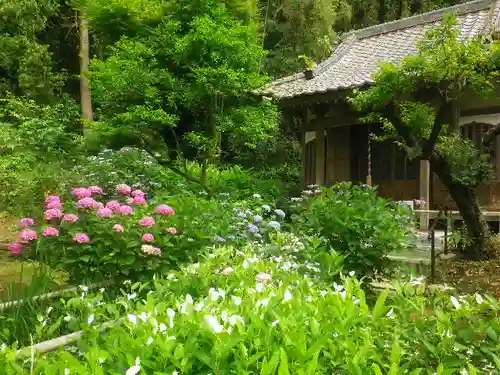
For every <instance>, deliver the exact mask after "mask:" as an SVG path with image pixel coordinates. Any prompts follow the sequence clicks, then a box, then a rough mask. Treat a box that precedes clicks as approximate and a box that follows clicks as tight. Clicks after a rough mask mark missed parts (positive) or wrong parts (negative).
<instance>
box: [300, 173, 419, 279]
mask: <svg viewBox="0 0 500 375" xmlns="http://www.w3.org/2000/svg"><path fill="white" fill-rule="evenodd" d="M313 189H314V187H313ZM293 201H294V204H295V206H294V210H295V211H294V212H295V215H294V222H295V226H296V229H297V230H299V231H303V232H305V233H308V234H309V235H316V236H320V237H321V238H323V239H324V240H325V241H326V242H327V244H328V245H329V246H330V247H331V248H332V249H333V250H335V251H337V252H339V253H340V254H342V255H343V256H344V257H345V260H344V262H345V267H346V269H348V270H352V271H355V272H356V273H357V274H359V275H365V276H373V275H374V273H375V272H381V271H384V270H385V269H386V268H387V266H388V262H387V255H388V254H389V253H390V252H393V251H399V250H402V249H403V248H405V247H407V246H408V245H409V243H408V239H409V238H410V233H411V231H412V220H411V217H410V215H409V214H408V211H407V210H405V209H404V208H403V207H401V206H399V205H397V204H395V203H393V202H390V201H388V200H386V199H383V198H380V197H378V196H377V195H376V190H375V189H373V188H371V187H367V186H356V185H352V184H351V183H342V184H338V185H336V186H334V187H333V188H328V189H322V190H321V191H320V190H315V191H313V190H309V191H305V192H304V196H303V197H302V198H295V199H293Z"/></svg>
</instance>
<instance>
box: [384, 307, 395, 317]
mask: <svg viewBox="0 0 500 375" xmlns="http://www.w3.org/2000/svg"><path fill="white" fill-rule="evenodd" d="M386 316H387V317H388V318H390V319H394V310H393V309H390V310H389V312H388V313H387V315H386Z"/></svg>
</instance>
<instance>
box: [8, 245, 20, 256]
mask: <svg viewBox="0 0 500 375" xmlns="http://www.w3.org/2000/svg"><path fill="white" fill-rule="evenodd" d="M9 250H10V252H11V253H12V255H15V256H18V255H21V252H22V251H23V244H22V243H20V242H13V243H11V244H10V245H9Z"/></svg>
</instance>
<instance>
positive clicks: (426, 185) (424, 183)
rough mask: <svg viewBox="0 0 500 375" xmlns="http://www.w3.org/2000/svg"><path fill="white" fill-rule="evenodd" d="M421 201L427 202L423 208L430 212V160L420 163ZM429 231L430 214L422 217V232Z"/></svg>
mask: <svg viewBox="0 0 500 375" xmlns="http://www.w3.org/2000/svg"><path fill="white" fill-rule="evenodd" d="M419 195H420V198H419V199H420V200H423V201H424V202H425V204H424V206H423V207H421V208H422V209H424V210H428V209H429V207H430V205H429V200H430V165H429V161H428V160H421V161H420V186H419ZM427 229H429V214H428V213H425V214H421V215H420V230H427Z"/></svg>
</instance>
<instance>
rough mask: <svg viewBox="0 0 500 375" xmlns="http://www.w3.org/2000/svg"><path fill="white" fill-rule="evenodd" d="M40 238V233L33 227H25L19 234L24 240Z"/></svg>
mask: <svg viewBox="0 0 500 375" xmlns="http://www.w3.org/2000/svg"><path fill="white" fill-rule="evenodd" d="M37 238H38V234H37V233H36V232H35V231H34V230H31V229H23V230H22V231H21V233H20V234H19V239H20V240H21V241H23V242H29V241H34V240H36V239H37Z"/></svg>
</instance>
